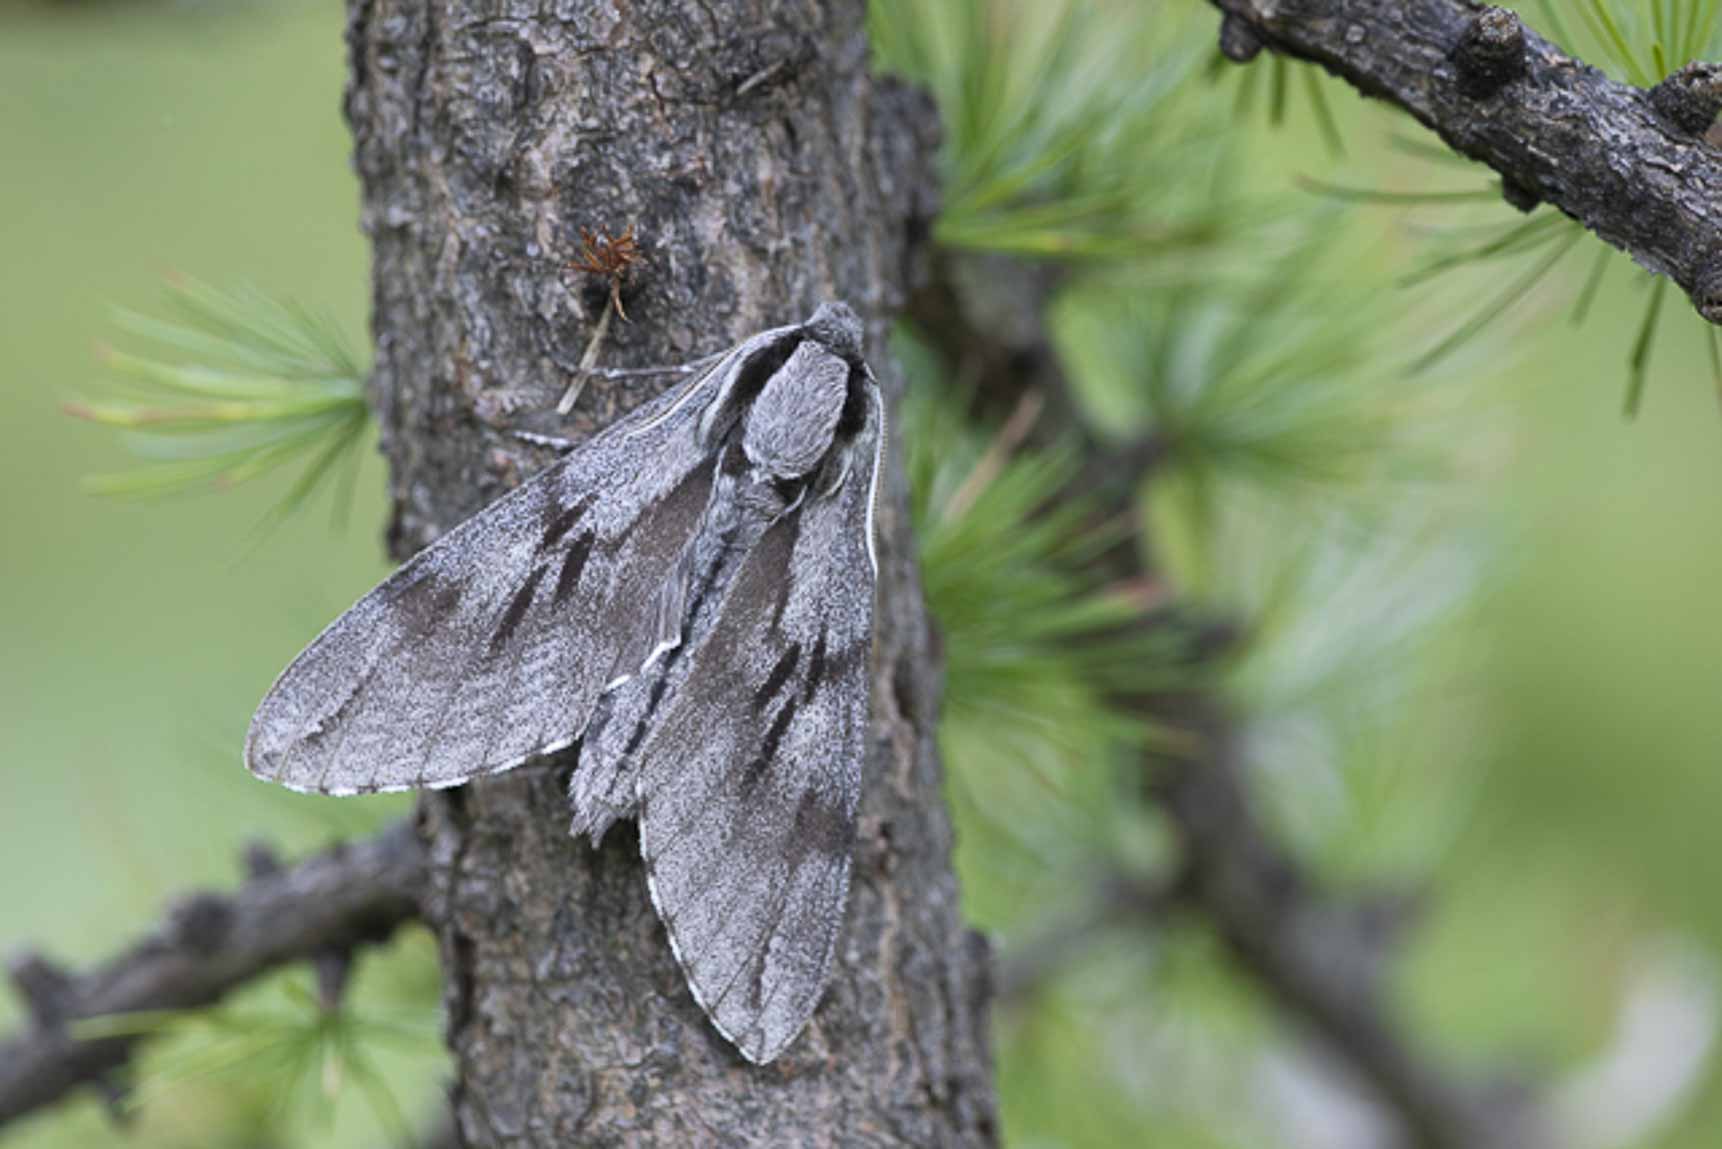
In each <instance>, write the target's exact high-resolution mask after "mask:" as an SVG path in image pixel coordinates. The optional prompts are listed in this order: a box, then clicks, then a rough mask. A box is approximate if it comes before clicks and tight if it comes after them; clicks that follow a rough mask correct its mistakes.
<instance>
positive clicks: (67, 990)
mask: <svg viewBox="0 0 1722 1149" xmlns="http://www.w3.org/2000/svg"><path fill="white" fill-rule="evenodd" d="M250 868H251V871H252V877H251V878H250V880H249V881H247V882H246V884H245V885H243V886H242V887H240V888H239V889H238V890H237V891H235V892H234V893H232V894H216V893H207V892H205V893H195V894H190V895H188V896H186V897H184V898H182V899H180V900H179V901H178V902H176V903H175V904H174V906H173V907H172V908H171V909H170V910H169V911H168V913H167V915H166V917H165V920H163V921H162V922H161V924H159V925H158V926H157V927H156V928H155V929H154V931H153V932H152V933H150V934H149V935H148V936H146V937H144V938H142V939H141V940H139V941H137V942H135V943H133V944H132V945H131V946H129V947H127V948H126V949H125V950H124V951H122V952H121V953H119V954H118V955H116V956H114V957H112V958H110V959H108V960H107V961H106V962H104V963H103V964H101V965H100V966H98V967H97V968H95V969H93V970H90V971H89V972H88V973H84V974H72V973H68V972H66V971H65V970H62V969H60V968H59V967H58V966H56V965H55V964H53V963H52V962H50V961H49V960H48V959H47V958H45V957H43V956H42V955H41V954H39V953H35V952H26V953H23V954H20V955H18V956H17V957H15V958H13V960H12V961H11V962H10V965H9V969H10V973H11V977H12V982H13V985H14V987H15V988H16V989H17V991H18V993H19V995H20V996H21V997H22V998H23V999H24V1001H25V1003H26V1005H27V1006H28V1007H29V1011H30V1017H31V1024H30V1025H29V1026H28V1027H27V1028H26V1029H24V1030H22V1031H21V1032H19V1033H16V1034H13V1035H12V1036H11V1037H8V1038H6V1039H4V1040H0V1126H4V1125H5V1124H6V1123H8V1122H11V1121H14V1120H16V1119H18V1118H20V1117H23V1116H25V1115H27V1114H29V1113H31V1112H32V1111H34V1110H37V1109H41V1108H43V1107H45V1106H48V1105H51V1104H53V1103H54V1102H56V1101H58V1100H59V1099H60V1098H62V1097H63V1096H65V1095H66V1094H67V1093H70V1092H71V1091H73V1090H74V1089H77V1088H79V1087H80V1086H85V1085H92V1086H96V1087H98V1088H100V1089H102V1090H103V1091H104V1092H105V1093H106V1094H107V1095H108V1097H109V1099H110V1102H113V1101H117V1100H118V1098H119V1097H120V1095H121V1093H120V1086H119V1085H118V1083H117V1071H119V1070H121V1069H123V1068H124V1067H125V1066H126V1063H127V1061H128V1060H129V1059H130V1057H131V1053H132V1048H133V1046H134V1044H135V1043H136V1041H137V1040H138V1038H137V1037H136V1036H135V1035H126V1036H117V1037H103V1038H98V1039H91V1040H79V1039H78V1038H76V1037H74V1036H73V1035H72V1033H71V1032H70V1031H69V1029H70V1027H69V1023H70V1022H72V1021H75V1020H77V1019H80V1018H91V1017H100V1016H104V1015H109V1014H118V1013H135V1012H139V1011H143V1010H175V1009H192V1008H197V1007H200V1006H205V1005H209V1004H211V1003H213V1002H215V1001H217V1000H219V999H220V998H221V997H222V996H223V995H224V994H226V993H227V992H228V991H230V990H233V989H235V988H237V987H239V986H241V985H243V984H245V983H246V982H248V981H251V980H252V979H254V978H257V977H259V976H261V975H263V974H265V973H268V972H270V971H272V970H274V969H276V968H278V967H280V966H283V965H287V964H290V963H292V962H297V961H304V960H314V961H317V962H318V964H319V967H320V972H321V970H322V969H323V968H331V969H334V968H337V967H342V966H344V964H345V962H344V959H345V955H347V954H349V953H350V952H351V951H352V950H353V949H354V948H355V947H357V946H360V945H365V944H371V943H376V942H381V941H383V940H385V939H387V938H388V937H389V936H390V935H391V934H392V933H393V932H394V930H395V929H396V927H398V926H400V925H401V924H402V923H404V922H408V921H412V920H414V919H416V918H417V917H418V914H419V894H420V889H421V887H422V885H423V881H424V855H423V848H422V847H421V846H420V844H419V840H418V837H417V835H416V834H415V832H414V829H413V824H412V822H411V820H410V819H409V820H403V821H401V822H398V823H396V824H395V825H393V826H391V827H389V828H388V829H387V830H384V831H383V832H382V833H381V834H379V835H377V836H376V837H375V838H372V839H370V840H368V841H364V842H358V843H349V844H344V845H340V846H336V847H335V848H333V849H331V850H328V851H326V852H324V853H322V854H319V855H317V856H316V857H313V858H310V859H308V860H307V861H304V862H301V863H300V864H299V865H297V866H294V867H292V868H290V869H279V868H277V867H276V866H274V865H273V864H272V862H271V860H270V859H269V857H268V855H267V853H266V852H263V851H256V850H254V851H253V852H252V854H251V856H250ZM338 976H339V975H338V974H337V975H336V978H335V979H330V978H324V979H322V980H324V981H325V982H326V983H327V982H330V981H331V980H338Z"/></svg>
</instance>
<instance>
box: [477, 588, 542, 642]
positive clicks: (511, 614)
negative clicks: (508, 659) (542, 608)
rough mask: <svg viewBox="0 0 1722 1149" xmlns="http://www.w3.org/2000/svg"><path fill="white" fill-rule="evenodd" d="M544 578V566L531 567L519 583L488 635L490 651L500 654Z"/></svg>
mask: <svg viewBox="0 0 1722 1149" xmlns="http://www.w3.org/2000/svg"><path fill="white" fill-rule="evenodd" d="M543 578H544V568H543V567H541V566H537V567H533V568H532V573H531V574H529V575H527V576H526V581H525V582H523V583H521V584H520V589H519V590H517V591H515V592H514V597H513V598H512V599H510V600H509V602H508V609H507V610H505V611H503V612H502V621H501V622H500V623H498V624H497V626H496V631H495V633H493V634H492V635H491V636H490V653H491V654H493V655H495V654H500V653H501V652H502V649H503V647H505V646H507V645H508V640H509V639H510V638H513V637H514V632H515V631H516V630H517V629H519V627H520V620H521V619H523V618H525V617H526V612H527V610H529V609H530V608H531V606H532V598H533V596H534V595H535V594H537V593H538V584H539V582H540V581H542V580H543Z"/></svg>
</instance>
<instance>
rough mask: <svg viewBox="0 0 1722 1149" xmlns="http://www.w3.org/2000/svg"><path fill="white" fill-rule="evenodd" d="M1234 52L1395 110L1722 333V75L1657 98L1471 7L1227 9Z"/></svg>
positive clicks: (1368, 4)
mask: <svg viewBox="0 0 1722 1149" xmlns="http://www.w3.org/2000/svg"><path fill="white" fill-rule="evenodd" d="M1213 3H1214V5H1215V6H1216V7H1218V8H1219V9H1220V10H1221V11H1222V12H1223V13H1224V14H1225V15H1224V19H1223V22H1222V25H1221V32H1220V45H1221V50H1222V51H1223V52H1224V53H1225V54H1226V55H1227V56H1228V57H1230V58H1231V59H1234V60H1238V61H1240V62H1241V61H1246V60H1249V59H1250V58H1252V57H1253V56H1254V55H1255V54H1256V53H1257V52H1259V51H1260V50H1261V49H1262V48H1263V47H1265V48H1267V49H1269V50H1270V51H1274V52H1279V53H1281V54H1282V55H1286V56H1293V57H1297V58H1299V59H1304V60H1311V61H1314V62H1315V63H1317V64H1320V65H1321V66H1322V67H1324V68H1326V69H1327V70H1328V71H1330V72H1332V73H1333V74H1334V75H1336V76H1340V77H1342V78H1343V79H1345V80H1348V81H1349V82H1351V83H1352V84H1353V85H1355V86H1356V87H1357V88H1358V89H1359V90H1360V91H1361V92H1363V94H1364V95H1367V96H1375V97H1378V98H1380V99H1384V100H1387V101H1389V102H1390V103H1393V104H1396V105H1398V106H1399V107H1401V108H1403V109H1404V110H1405V111H1407V112H1409V113H1411V115H1412V116H1414V117H1415V118H1416V119H1417V120H1418V121H1420V122H1421V123H1423V124H1424V125H1425V126H1427V127H1429V128H1430V129H1432V130H1433V131H1434V132H1436V133H1437V134H1438V135H1439V136H1440V137H1441V139H1442V140H1444V141H1445V142H1446V143H1447V145H1448V146H1450V147H1451V148H1453V149H1454V150H1455V151H1457V152H1460V153H1461V154H1463V155H1466V156H1469V157H1471V158H1472V159H1475V160H1480V161H1481V162H1483V163H1485V164H1487V165H1489V166H1490V167H1491V168H1493V169H1494V170H1495V171H1496V172H1498V173H1500V176H1501V181H1502V190H1503V193H1504V194H1505V196H1506V198H1507V200H1508V201H1509V202H1510V203H1512V204H1514V205H1515V206H1517V207H1520V208H1529V207H1531V206H1534V205H1535V204H1536V203H1537V202H1538V201H1546V202H1548V203H1550V204H1553V205H1554V206H1555V207H1557V208H1559V209H1560V210H1561V211H1563V212H1565V213H1566V214H1567V215H1569V216H1571V217H1572V218H1574V219H1576V220H1578V221H1579V222H1580V223H1582V224H1584V225H1585V226H1586V227H1587V228H1589V229H1590V230H1591V231H1593V232H1595V233H1596V234H1597V235H1598V236H1600V237H1601V238H1602V239H1604V240H1606V241H1607V242H1608V243H1610V244H1613V245H1614V246H1615V247H1618V248H1620V249H1621V250H1622V251H1625V252H1627V253H1628V254H1630V255H1631V256H1632V257H1633V258H1634V259H1635V260H1637V261H1638V262H1639V263H1640V264H1641V265H1643V266H1644V267H1646V268H1648V269H1649V270H1650V271H1653V272H1656V273H1657V274H1660V275H1666V276H1667V277H1669V278H1670V279H1672V280H1674V282H1676V283H1678V284H1679V285H1680V286H1681V288H1683V289H1684V290H1685V291H1686V293H1687V295H1689V296H1690V297H1691V299H1692V303H1693V306H1694V307H1696V308H1697V310H1698V312H1699V314H1701V315H1703V316H1704V317H1705V318H1706V319H1708V320H1710V321H1711V322H1712V323H1722V154H1719V153H1718V152H1717V151H1716V150H1715V149H1713V148H1712V147H1711V146H1710V145H1709V144H1708V143H1706V142H1705V139H1704V134H1705V132H1706V130H1708V129H1709V127H1710V126H1711V124H1712V123H1713V122H1714V120H1715V118H1716V114H1717V112H1718V110H1719V109H1722V80H1719V77H1718V72H1717V69H1715V68H1714V67H1713V66H1711V65H1707V64H1694V65H1691V66H1689V67H1687V68H1683V69H1682V70H1680V71H1679V72H1676V73H1675V74H1674V75H1672V76H1670V77H1669V78H1668V79H1667V80H1664V81H1663V82H1662V83H1661V84H1659V85H1657V86H1656V88H1654V89H1652V90H1650V91H1645V90H1643V89H1640V88H1635V87H1632V86H1631V85H1628V84H1621V83H1617V82H1615V81H1613V80H1610V79H1609V78H1608V77H1606V76H1604V75H1603V74H1602V73H1601V72H1599V71H1597V70H1596V69H1595V68H1592V67H1589V66H1587V65H1585V64H1584V63H1582V62H1580V61H1578V60H1574V59H1572V58H1570V57H1568V56H1566V55H1563V54H1562V53H1561V52H1560V51H1559V50H1557V49H1556V48H1555V47H1554V46H1553V45H1551V44H1550V43H1549V42H1548V41H1546V40H1544V39H1543V38H1542V37H1540V36H1538V35H1537V34H1536V33H1534V32H1532V31H1530V30H1529V29H1527V28H1525V27H1524V26H1523V25H1522V24H1521V23H1520V22H1519V18H1518V17H1517V16H1516V15H1514V14H1513V13H1511V12H1508V11H1505V10H1503V9H1499V8H1487V7H1482V6H1479V5H1477V4H1474V3H1470V2H1467V0H1213Z"/></svg>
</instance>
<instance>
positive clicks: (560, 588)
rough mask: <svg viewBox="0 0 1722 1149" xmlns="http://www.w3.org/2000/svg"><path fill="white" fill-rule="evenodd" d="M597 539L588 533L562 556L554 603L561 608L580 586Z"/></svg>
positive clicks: (576, 540)
mask: <svg viewBox="0 0 1722 1149" xmlns="http://www.w3.org/2000/svg"><path fill="white" fill-rule="evenodd" d="M596 538H597V536H596V535H594V534H593V533H592V532H591V531H587V532H586V533H585V534H583V535H581V536H580V537H579V538H577V539H575V540H574V544H573V545H572V546H570V547H569V548H568V553H567V554H566V555H564V556H562V570H561V572H560V573H559V574H557V576H556V594H555V595H554V597H553V598H552V601H553V602H554V603H556V604H557V605H558V606H560V605H561V604H562V602H563V600H565V599H566V598H567V597H568V596H569V595H571V594H573V593H574V588H575V587H577V586H579V585H580V575H581V573H582V572H583V571H585V569H586V560H587V559H590V558H591V557H592V543H593V542H594V540H595V539H596Z"/></svg>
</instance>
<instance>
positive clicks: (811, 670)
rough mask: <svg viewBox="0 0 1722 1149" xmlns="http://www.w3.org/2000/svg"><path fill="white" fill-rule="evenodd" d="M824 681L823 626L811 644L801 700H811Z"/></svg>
mask: <svg viewBox="0 0 1722 1149" xmlns="http://www.w3.org/2000/svg"><path fill="white" fill-rule="evenodd" d="M824 682H825V628H824V627H820V628H819V638H818V640H817V641H816V642H814V644H813V657H812V658H811V659H809V660H808V663H807V685H806V686H805V687H804V688H803V690H802V693H801V701H803V702H812V701H813V696H814V694H816V693H817V692H818V690H819V688H820V686H822V685H823V684H824Z"/></svg>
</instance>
